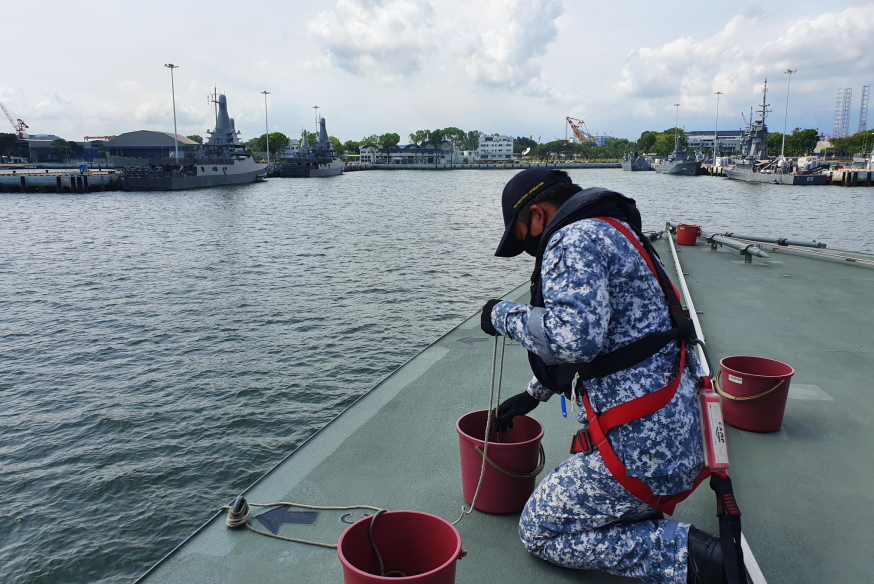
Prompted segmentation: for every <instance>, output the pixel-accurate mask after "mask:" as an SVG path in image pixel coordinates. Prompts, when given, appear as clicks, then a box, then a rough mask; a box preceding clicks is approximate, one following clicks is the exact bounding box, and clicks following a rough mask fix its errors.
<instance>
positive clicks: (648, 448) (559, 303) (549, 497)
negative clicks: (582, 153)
mask: <svg viewBox="0 0 874 584" xmlns="http://www.w3.org/2000/svg"><path fill="white" fill-rule="evenodd" d="M541 275H542V286H543V297H544V304H545V308H535V307H532V306H529V305H523V304H518V303H516V302H509V301H504V302H500V303H498V304H497V305H495V307H494V309H493V310H492V315H491V316H492V323H493V325H494V327H495V329H496V330H497V331H498V333H499V334H501V335H504V336H506V337H508V338H511V339H513V340H515V341H517V342H519V343H520V344H521V345H522V346H523V347H525V348H526V349H528V350H529V351H533V352H535V353H536V354H537V355H539V356H540V357H541V358H542V359H543V360H544V361H545V362H546V363H547V364H555V363H579V362H588V361H591V360H592V359H594V358H595V357H597V356H598V355H601V354H605V353H609V352H611V351H613V350H615V349H617V348H619V347H622V346H625V345H627V344H629V343H631V342H632V341H634V340H637V339H639V338H641V337H643V336H646V335H647V334H650V333H654V332H660V331H665V330H668V329H670V328H671V321H670V317H669V314H668V306H667V301H666V300H665V298H664V293H663V292H662V290H661V288H660V287H659V284H658V280H657V279H656V278H655V276H654V275H653V274H652V272H651V271H650V269H649V267H648V266H647V265H646V263H645V261H644V259H643V258H642V257H641V255H640V253H639V252H638V251H637V249H636V248H635V247H634V246H633V245H632V244H631V242H629V241H628V240H627V239H626V238H625V236H624V235H622V234H621V233H620V232H619V231H617V230H616V229H615V228H613V227H612V226H610V225H609V224H608V223H606V222H604V221H600V220H597V219H584V220H582V221H578V222H576V223H572V224H570V225H568V226H566V227H564V228H562V229H561V230H559V231H558V232H556V233H555V234H554V235H553V236H552V237H551V239H550V240H549V242H548V244H547V247H546V251H545V252H544V255H543V263H542V267H541ZM679 353H680V350H679V348H678V347H677V345H676V344H675V343H671V344H670V345H668V346H667V347H665V348H664V349H662V350H661V351H660V352H658V353H656V354H655V355H653V356H652V357H650V358H649V359H647V360H645V361H643V362H641V363H639V364H637V365H635V366H634V367H631V368H629V369H626V370H623V371H620V372H618V373H615V374H613V375H609V376H607V377H603V378H598V379H591V380H589V381H586V382H585V391H586V392H587V393H588V395H589V399H590V400H591V403H592V406H593V407H594V408H595V410H596V412H598V413H603V412H605V411H606V410H608V409H610V408H612V407H614V406H617V405H619V404H621V403H625V402H627V401H630V400H632V399H635V398H637V397H641V396H643V395H647V394H649V393H652V392H653V391H657V390H659V389H661V388H662V387H664V386H665V385H668V384H669V383H670V382H671V380H672V379H673V378H674V377H675V376H676V374H677V368H678V366H679V357H680V355H679ZM686 360H687V363H688V364H689V365H688V367H687V368H686V370H685V371H684V374H683V379H682V381H681V383H680V386H679V388H678V390H677V394H676V395H675V396H674V398H673V399H672V400H671V402H670V403H669V404H668V405H667V406H665V407H664V408H662V409H661V410H659V411H658V412H656V413H654V414H652V415H650V416H647V417H645V418H643V419H640V420H635V421H633V422H631V423H629V424H625V425H623V426H620V427H618V428H616V429H614V430H612V431H611V432H610V435H609V439H610V443H611V445H612V446H613V449H614V450H615V452H616V454H617V455H618V456H619V458H620V459H621V460H622V461H623V462H624V463H625V466H626V468H627V469H628V474H629V475H631V476H636V477H639V478H640V479H641V480H643V481H644V482H645V483H646V484H647V485H649V487H650V488H651V489H652V490H653V492H654V493H655V494H659V495H672V494H676V493H679V492H682V491H685V490H687V489H689V488H691V486H692V483H693V480H694V478H695V476H696V475H697V473H698V471H699V470H700V468H701V465H702V463H703V448H702V444H701V431H700V423H699V415H698V409H697V387H698V383H697V379H698V377H700V376H701V375H702V374H703V372H702V371H701V367H700V365H699V364H698V361H697V359H696V357H695V355H694V353H693V352H692V351H691V350H689V351H687V356H686ZM528 392H529V393H530V394H531V395H532V396H534V397H535V398H537V399H538V400H540V401H546V400H548V399H549V398H550V397H551V396H552V392H551V391H550V390H548V389H547V388H545V387H544V386H543V385H541V384H540V383H539V382H538V381H537V379H536V378H534V379H532V380H531V382H530V383H529V385H528ZM577 405H578V407H579V411H580V413H579V417H578V420H579V422H580V423H582V424H583V425H584V426H586V425H587V424H588V423H587V420H586V418H585V412H584V411H583V408H582V401H581V400H580V399H578V400H577ZM575 431H576V429H573V430H570V429H569V431H568V441H570V437H571V436H572V435H573V433H574V432H575ZM653 512H654V510H653V509H652V508H651V507H649V506H648V505H645V504H643V503H642V502H641V501H639V500H638V499H636V498H635V497H633V496H632V495H630V494H629V493H628V492H627V491H625V489H624V488H623V487H622V486H621V485H619V483H618V482H616V480H615V479H613V477H612V476H611V475H610V473H609V471H608V470H607V468H606V466H605V465H604V462H603V460H602V459H601V456H600V455H598V454H597V453H593V454H591V455H588V456H586V455H583V454H579V455H574V456H572V457H571V458H569V459H568V460H567V461H565V463H564V464H562V466H560V467H559V468H558V469H556V471H554V472H553V473H552V474H550V475H549V476H548V477H547V478H546V479H544V480H543V482H542V483H541V484H540V486H539V487H538V489H537V491H535V494H534V495H533V496H532V498H531V500H530V501H529V502H528V506H527V507H526V510H525V513H523V515H522V521H521V524H520V532H521V534H522V539H523V541H524V542H525V544H526V546H527V547H528V548H529V550H531V551H532V552H533V553H536V554H537V555H539V556H541V557H543V558H544V559H547V560H549V561H552V562H554V563H557V564H560V565H565V566H569V567H577V568H595V569H603V570H606V571H610V572H612V573H617V574H624V575H628V576H636V577H638V578H644V579H647V577H645V575H646V574H652V576H651V578H655V579H651V578H650V579H647V581H652V582H674V581H677V582H680V581H683V582H685V572H686V540H687V537H688V526H685V527H684V526H682V525H681V524H678V523H677V522H672V521H659V522H645V524H642V525H641V524H634V523H623V522H628V521H633V520H634V519H639V518H641V517H645V516H648V515H650V514H651V513H653ZM617 522H619V523H617ZM544 540H554V541H544ZM608 550H609V552H608ZM671 562H673V564H671ZM669 564H671V565H670V566H669ZM611 566H612V567H611ZM671 566H672V567H671ZM651 570H656V571H657V572H658V574H655V572H652V571H651ZM681 573H682V578H680V577H679V574H681ZM665 574H673V576H665ZM675 576H676V577H675ZM664 578H667V579H664Z"/></svg>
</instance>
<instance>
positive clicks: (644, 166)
mask: <svg viewBox="0 0 874 584" xmlns="http://www.w3.org/2000/svg"><path fill="white" fill-rule="evenodd" d="M621 164H622V170H631V171H636V170H652V161H651V160H650V159H649V158H647V157H646V156H644V155H643V154H638V152H637V142H635V143H634V149H633V150H632V151H631V152H627V153H626V154H625V156H623V157H622V163H621Z"/></svg>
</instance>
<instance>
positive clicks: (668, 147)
mask: <svg viewBox="0 0 874 584" xmlns="http://www.w3.org/2000/svg"><path fill="white" fill-rule="evenodd" d="M675 138H676V142H677V147H678V148H679V149H680V150H683V149H684V148H685V147H686V132H684V131H683V129H682V128H668V129H667V130H665V131H664V132H662V133H661V134H658V135H657V136H656V141H655V145H654V147H653V150H654V151H655V153H656V154H658V155H659V156H667V155H668V154H670V153H671V152H673V151H674V140H675Z"/></svg>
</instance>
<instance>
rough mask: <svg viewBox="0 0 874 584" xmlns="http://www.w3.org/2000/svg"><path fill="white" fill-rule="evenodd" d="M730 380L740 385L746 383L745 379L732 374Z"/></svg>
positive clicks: (729, 375)
mask: <svg viewBox="0 0 874 584" xmlns="http://www.w3.org/2000/svg"><path fill="white" fill-rule="evenodd" d="M728 380H729V381H732V382H734V383H737V384H738V385H740V384H741V383H743V382H744V380H743V378H741V377H737V376H736V375H732V374H731V373H729V374H728Z"/></svg>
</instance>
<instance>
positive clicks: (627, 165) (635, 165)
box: [620, 160, 652, 172]
mask: <svg viewBox="0 0 874 584" xmlns="http://www.w3.org/2000/svg"><path fill="white" fill-rule="evenodd" d="M620 164H621V165H622V170H630V171H634V172H637V171H641V170H652V165H651V164H650V163H649V162H646V161H645V160H644V161H638V160H623V161H622V162H620Z"/></svg>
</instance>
